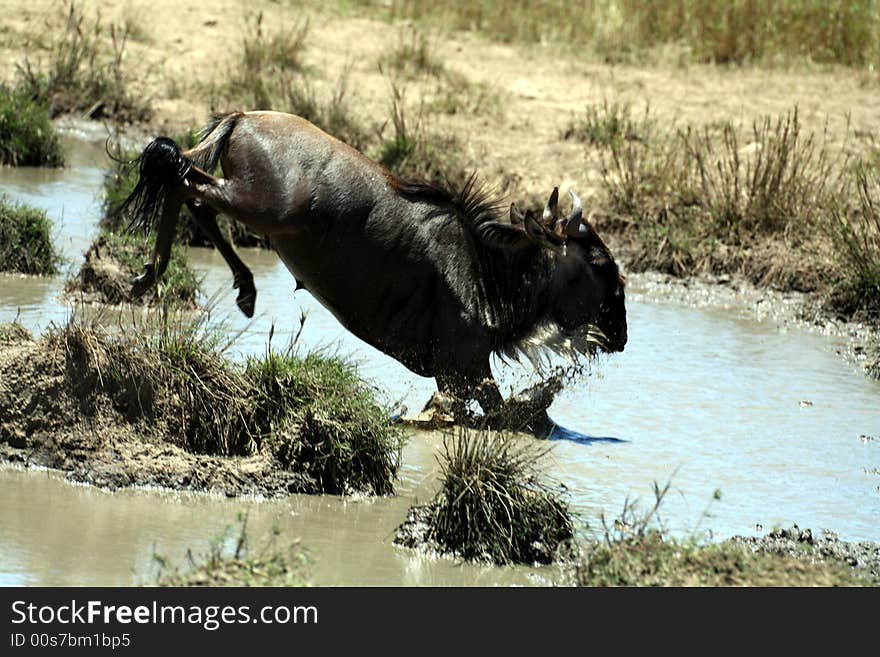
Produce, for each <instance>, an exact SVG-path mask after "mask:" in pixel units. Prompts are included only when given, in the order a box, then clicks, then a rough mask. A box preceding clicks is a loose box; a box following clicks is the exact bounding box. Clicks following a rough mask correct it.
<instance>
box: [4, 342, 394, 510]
mask: <svg viewBox="0 0 880 657" xmlns="http://www.w3.org/2000/svg"><path fill="white" fill-rule="evenodd" d="M174 330H176V329H169V328H168V327H164V329H163V331H164V333H163V335H161V336H160V337H159V338H151V337H143V336H139V335H136V336H134V337H130V336H127V335H126V334H124V333H120V334H118V335H111V334H109V333H106V332H102V331H99V330H96V329H92V328H84V327H81V326H77V325H68V326H66V327H63V328H61V329H58V330H55V331H54V332H50V333H48V334H47V335H46V336H44V337H42V338H41V339H40V340H34V339H33V338H32V337H31V336H29V335H28V334H27V332H25V331H21V330H18V329H15V328H10V327H8V326H7V327H4V330H2V331H0V337H2V339H0V459H2V460H4V461H7V462H10V463H15V464H20V465H23V466H25V467H30V466H42V467H49V468H54V469H58V470H61V471H63V472H65V473H66V475H67V477H68V478H69V479H70V480H72V481H76V482H83V483H88V484H93V485H96V486H100V487H102V488H107V489H117V488H121V487H125V486H157V487H162V488H169V489H176V490H193V491H207V492H212V493H217V494H222V495H226V496H238V495H261V496H267V497H271V496H281V495H287V494H289V493H321V492H332V493H347V492H365V493H377V494H385V493H389V492H392V491H393V480H394V477H395V475H396V470H397V464H398V460H399V447H400V440H402V436H401V434H400V433H399V431H398V430H397V429H396V428H391V427H390V424H389V423H388V420H387V415H384V414H383V413H384V409H383V408H382V407H380V406H379V405H378V404H377V403H376V402H374V401H373V400H372V398H371V397H369V396H368V391H366V390H365V389H364V388H362V387H361V384H360V382H359V380H358V379H355V378H354V376H353V374H352V373H351V372H350V370H348V369H345V367H344V366H343V365H340V364H339V363H336V362H326V361H321V360H319V359H312V360H297V359H295V358H293V357H291V358H289V359H287V358H284V357H282V356H275V355H270V356H267V358H268V359H270V360H272V362H271V363H270V365H268V366H267V365H266V361H256V360H255V361H253V362H252V363H250V364H249V365H250V369H246V370H243V368H240V367H236V366H233V365H231V364H230V363H228V362H226V361H225V359H223V358H222V357H220V356H219V355H218V354H217V353H216V352H215V351H213V346H212V345H211V344H210V343H209V342H203V341H200V339H194V338H193V336H192V335H187V334H183V335H181V334H175V333H174V332H173V331H174ZM135 333H136V332H135ZM283 368H288V369H289V370H290V371H288V372H283V371H281V370H282V369H283ZM296 368H298V369H296ZM294 370H296V371H295V372H294ZM328 371H330V374H328ZM291 372H293V373H291ZM340 372H341V373H340ZM332 375H335V376H336V378H335V380H334V382H335V384H336V389H337V390H338V393H337V394H338V395H341V396H344V397H345V399H346V403H347V404H348V405H347V406H346V405H345V404H342V403H340V402H339V401H338V399H337V398H336V397H334V396H332V395H329V396H328V395H325V394H324V393H323V391H324V388H323V386H324V384H326V383H327V379H328V378H329V377H330V376H332ZM261 377H262V378H263V379H267V380H270V381H269V383H270V384H271V385H272V386H274V388H272V389H271V390H267V389H264V388H261V385H262V380H261ZM322 377H323V378H322ZM291 399H295V400H296V401H295V402H292V401H291ZM352 400H355V401H352Z"/></svg>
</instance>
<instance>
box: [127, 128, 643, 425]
mask: <svg viewBox="0 0 880 657" xmlns="http://www.w3.org/2000/svg"><path fill="white" fill-rule="evenodd" d="M203 134H204V136H203V138H202V140H201V142H200V143H199V144H198V145H197V146H196V147H195V148H193V149H191V150H188V151H185V152H182V151H181V149H180V148H179V147H178V145H177V144H176V143H174V142H173V141H172V140H170V139H168V138H165V137H159V138H158V139H156V140H154V141H153V142H151V143H150V144H149V145H148V146H147V147H146V148H145V149H144V151H143V153H142V154H141V156H140V158H139V167H140V178H139V181H138V183H137V186H136V187H135V189H134V191H133V192H132V194H131V196H130V197H129V198H128V199H127V201H126V202H125V204H124V207H127V208H128V210H129V211H130V212H131V214H132V216H133V223H134V224H136V225H139V226H140V227H142V228H144V229H150V228H151V227H153V226H156V224H158V225H157V226H156V230H157V237H156V244H155V249H154V252H153V256H152V260H151V262H149V263H147V264H146V265H145V270H144V273H143V274H142V275H141V276H139V277H138V278H136V279H135V280H134V282H133V287H132V293H133V294H134V295H139V294H142V293H143V292H144V291H145V290H147V289H148V288H149V287H150V286H151V285H153V284H154V283H155V282H156V281H157V279H158V278H159V277H161V276H162V273H163V272H164V270H165V268H166V265H167V263H168V257H169V253H170V249H171V243H172V240H173V238H174V233H175V229H176V223H177V221H178V216H179V212H180V209H181V206H182V205H183V204H184V203H185V204H186V205H187V206H188V207H189V209H190V210H191V212H192V214H193V217H194V218H195V220H196V221H197V223H198V224H199V225H200V227H201V228H202V230H203V231H204V232H205V233H206V234H207V235H208V236H209V237H210V238H211V240H212V241H213V243H214V244H215V246H216V247H217V249H218V250H219V251H220V253H221V254H222V255H223V257H224V259H225V260H226V262H227V263H228V264H229V267H230V268H231V270H232V272H233V275H234V285H235V287H237V288H238V290H239V294H238V298H237V304H238V306H239V308H240V309H241V310H242V311H243V312H244V313H245V314H246V315H247V316H249V317H250V316H252V314H253V312H254V304H255V300H256V288H255V286H254V281H253V276H252V274H251V272H250V271H249V270H248V268H247V266H246V265H245V264H244V263H243V262H242V261H241V259H240V258H239V257H238V256H237V255H236V253H235V251H234V250H233V249H232V247H231V245H230V244H229V243H228V242H227V241H226V239H225V238H224V237H223V236H222V234H221V232H220V231H219V229H218V227H217V223H216V217H217V214H218V213H222V214H225V215H228V216H230V217H232V218H233V219H236V220H238V221H241V222H242V223H244V224H246V225H247V226H249V227H250V228H251V229H253V230H254V231H256V232H258V233H261V234H264V235H266V236H268V237H269V238H270V241H271V244H272V247H273V248H274V250H275V251H277V252H278V254H279V255H280V256H281V259H282V260H283V261H284V263H285V265H287V268H288V269H289V270H290V272H291V273H292V274H293V276H294V277H295V279H296V283H297V286H298V287H301V288H305V289H307V290H308V291H309V292H310V293H311V294H312V295H314V296H315V298H317V299H318V300H319V301H320V302H321V303H322V304H323V305H324V306H325V307H327V308H328V309H329V310H330V311H331V312H332V313H333V314H334V315H335V316H336V317H337V318H338V319H339V321H340V322H341V323H342V324H343V325H344V326H345V327H346V328H347V329H348V330H350V331H351V332H352V333H354V334H355V335H357V336H358V337H360V338H361V339H362V340H364V341H366V342H368V343H369V344H371V345H373V346H374V347H376V348H378V349H379V350H381V351H383V352H384V353H386V354H388V355H390V356H392V357H394V358H396V359H397V360H398V361H400V362H401V363H403V364H404V365H405V366H406V367H407V368H409V369H410V370H411V371H413V372H415V373H416V374H420V375H422V376H430V377H435V379H436V381H437V385H438V388H439V389H440V391H441V392H445V393H448V394H449V395H450V396H451V397H452V398H454V399H458V400H464V401H467V400H471V399H476V400H477V401H478V402H479V403H480V405H481V406H482V408H483V410H484V411H485V412H486V413H487V415H488V414H491V413H493V412H494V413H496V414H497V411H498V409H499V408H501V407H502V405H503V399H502V396H501V394H500V392H499V390H498V387H497V385H495V383H494V382H493V380H492V372H491V369H490V364H489V362H490V356H491V354H493V353H497V354H504V355H508V356H510V355H513V356H515V355H516V354H517V353H518V352H519V351H520V350H527V349H529V348H532V347H534V346H535V344H536V343H542V344H544V345H546V346H547V347H549V348H551V349H557V350H564V349H576V350H578V351H582V352H584V351H586V350H588V349H593V348H595V346H596V345H598V346H599V347H600V348H602V349H603V350H605V351H622V350H623V348H624V345H625V344H626V339H627V331H626V309H625V303H624V279H623V277H622V276H621V275H620V272H619V270H618V267H617V264H616V263H615V261H614V258H613V257H612V255H611V252H610V251H609V249H608V247H607V246H606V245H605V243H604V242H603V241H602V240H601V239H600V237H599V236H598V235H597V233H596V231H595V229H594V228H593V226H592V225H591V224H590V223H589V222H588V221H585V220H584V218H583V210H582V207H581V202H580V200H579V199H578V197H577V195H576V194H574V192H572V193H571V196H572V210H571V212H570V213H569V214H568V215H567V216H563V215H562V214H561V213H560V208H559V202H558V193H557V190H555V189H554V190H553V193H552V194H551V195H550V199H549V201H548V202H547V205H546V208H545V209H544V212H543V215H540V216H539V215H538V214H537V213H533V212H531V211H527V212H526V213H524V214H523V213H521V212H519V211H518V210H517V209H516V208H515V207H513V206H511V208H510V216H509V218H508V217H506V216H505V213H503V212H502V211H501V207H500V205H499V203H498V202H497V201H496V200H495V199H493V198H492V196H491V195H490V194H489V193H487V192H486V191H484V189H483V188H481V187H480V185H478V184H477V183H476V182H475V177H474V176H472V177H471V178H470V179H469V180H468V182H467V183H466V184H465V185H463V187H462V188H461V189H457V190H453V189H449V186H448V185H440V184H435V183H428V182H421V181H418V182H414V181H406V180H403V179H401V178H399V177H397V176H396V175H394V174H392V173H391V172H389V171H388V170H386V169H385V168H383V167H382V166H380V165H379V164H377V163H375V162H373V161H372V160H370V159H368V158H367V157H365V156H364V155H362V154H361V153H360V152H358V151H357V150H355V149H353V148H351V147H349V146H348V145H346V144H344V143H342V142H340V141H338V140H337V139H335V138H333V137H332V136H330V135H328V134H326V133H325V132H323V131H322V130H320V129H319V128H317V127H316V126H314V125H312V124H311V123H309V122H308V121H306V120H304V119H302V118H300V117H297V116H293V115H290V114H282V113H279V112H262V111H261V112H233V113H230V114H226V115H224V116H217V117H215V118H214V119H213V120H212V121H211V123H209V124H208V126H207V127H206V128H205V131H204V133H203ZM218 164H219V165H220V166H221V167H222V172H223V176H224V177H222V178H220V177H215V176H213V175H212V173H213V172H214V170H215V169H216V168H217V166H218ZM458 408H459V409H460V408H461V406H458ZM525 424H526V426H528V427H529V428H531V429H532V430H533V431H535V432H536V433H539V434H544V433H546V432H547V431H548V429H549V428H550V427H552V425H550V424H549V420H548V419H547V417H546V414H545V413H544V412H543V411H542V412H541V417H536V418H530V419H529V420H528V421H527V422H525Z"/></svg>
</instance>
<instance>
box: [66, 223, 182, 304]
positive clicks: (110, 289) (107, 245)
mask: <svg viewBox="0 0 880 657" xmlns="http://www.w3.org/2000/svg"><path fill="white" fill-rule="evenodd" d="M152 252H153V244H152V241H151V240H150V238H149V237H145V236H143V235H135V234H132V233H114V232H111V231H108V230H101V232H100V233H99V235H98V237H97V238H96V239H95V241H94V242H93V243H92V245H91V246H90V247H89V250H88V251H87V252H86V255H85V260H84V262H83V264H82V265H81V267H80V269H79V271H78V272H77V274H76V275H75V276H74V277H73V278H71V279H70V280H68V282H67V284H66V286H65V291H66V292H67V294H69V295H73V296H76V295H78V294H84V295H85V296H86V298H87V299H89V300H92V301H95V302H98V303H105V304H121V303H128V302H132V301H133V300H132V299H131V297H130V292H131V281H132V279H133V278H134V277H135V276H139V275H140V274H142V273H143V268H144V263H145V262H149V261H150V259H151V257H152ZM198 293H199V280H198V278H197V276H196V274H195V272H194V271H193V270H192V269H190V267H189V266H188V265H187V262H186V255H185V253H184V249H183V247H182V246H181V245H180V244H178V243H175V244H173V245H172V248H171V257H170V260H169V263H168V269H167V270H166V271H165V274H164V275H163V277H162V280H160V281H159V283H158V284H157V285H156V286H155V288H154V289H153V290H152V291H151V292H149V293H147V294H145V295H144V296H143V297H141V299H140V300H136V302H138V303H146V304H150V305H156V304H161V303H164V304H171V305H175V306H179V307H183V308H195V306H196V298H197V296H198Z"/></svg>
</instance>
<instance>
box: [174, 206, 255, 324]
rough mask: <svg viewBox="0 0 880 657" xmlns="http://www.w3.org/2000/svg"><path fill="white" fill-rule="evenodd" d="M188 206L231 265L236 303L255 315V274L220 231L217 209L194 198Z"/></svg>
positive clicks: (197, 221)
mask: <svg viewBox="0 0 880 657" xmlns="http://www.w3.org/2000/svg"><path fill="white" fill-rule="evenodd" d="M186 206H187V207H188V208H189V210H190V212H192V215H193V218H194V219H195V220H196V223H197V224H198V225H199V228H201V229H202V232H204V233H205V235H207V236H208V239H209V240H211V243H212V244H213V245H214V246H215V247H216V249H217V250H218V251H219V252H220V255H221V256H223V259H224V260H225V261H226V264H227V265H229V269H231V270H232V276H233V284H232V287H234V288H237V289H238V298H236V300H235V303H236V304H237V305H238V307H239V309H240V310H241V312H243V313H244V314H245V315H246V316H247V317H253V316H254V306H255V305H256V302H257V288H256V287H255V286H254V275H253V274H252V273H251V270H250V269H248V266H247V265H246V264H244V262H243V261H242V259H241V258H239V257H238V254H237V253H236V252H235V250H234V249H233V248H232V245H231V244H230V243H229V241H228V240H227V239H226V238H225V237H224V236H223V233H221V232H220V227H219V226H218V225H217V211H216V210H215V209H214V208H212V207H210V206H206V205H204V204H202V203H198V202H196V201H193V200H190V201H187V202H186Z"/></svg>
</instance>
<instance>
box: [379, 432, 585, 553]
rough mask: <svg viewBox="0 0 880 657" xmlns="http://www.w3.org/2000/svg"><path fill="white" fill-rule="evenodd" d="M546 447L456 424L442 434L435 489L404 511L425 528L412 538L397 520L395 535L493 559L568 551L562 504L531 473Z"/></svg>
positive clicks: (405, 541)
mask: <svg viewBox="0 0 880 657" xmlns="http://www.w3.org/2000/svg"><path fill="white" fill-rule="evenodd" d="M546 452H547V448H546V447H539V446H537V445H536V444H535V443H532V442H521V441H519V440H518V439H517V438H515V437H513V436H506V435H502V434H497V433H490V432H467V431H465V430H461V431H460V432H459V434H458V435H457V436H455V437H447V438H446V439H445V440H444V441H443V454H442V456H441V457H440V458H439V461H440V468H441V487H440V491H439V492H438V493H437V496H436V497H435V498H434V500H433V501H432V502H431V503H430V504H428V505H427V506H425V507H416V508H414V509H413V510H411V514H410V520H415V521H416V523H417V525H424V526H425V529H424V531H423V532H422V533H421V535H420V536H417V537H415V540H413V537H412V536H408V535H407V532H408V531H409V530H408V529H407V524H404V525H403V526H402V527H401V529H399V530H398V539H397V540H396V542H398V544H402V545H407V546H409V547H418V546H419V543H421V544H426V545H429V546H432V547H434V548H436V549H438V550H439V551H441V552H444V553H449V554H453V555H455V556H458V557H461V558H464V559H468V560H475V561H487V562H491V563H496V564H508V563H534V562H540V563H550V562H552V561H554V560H555V559H557V558H558V557H559V556H560V555H561V554H568V546H569V543H570V541H571V540H572V538H573V533H574V529H573V523H572V518H571V515H570V513H569V509H568V504H567V503H566V502H565V501H564V500H563V499H562V497H561V496H560V494H559V492H558V491H557V490H555V489H554V488H553V487H551V486H550V485H548V484H547V483H546V482H545V481H544V478H543V477H542V476H541V475H540V474H539V472H538V463H539V461H540V460H541V459H542V458H543V457H544V455H545V454H546ZM417 531H421V530H417Z"/></svg>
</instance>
